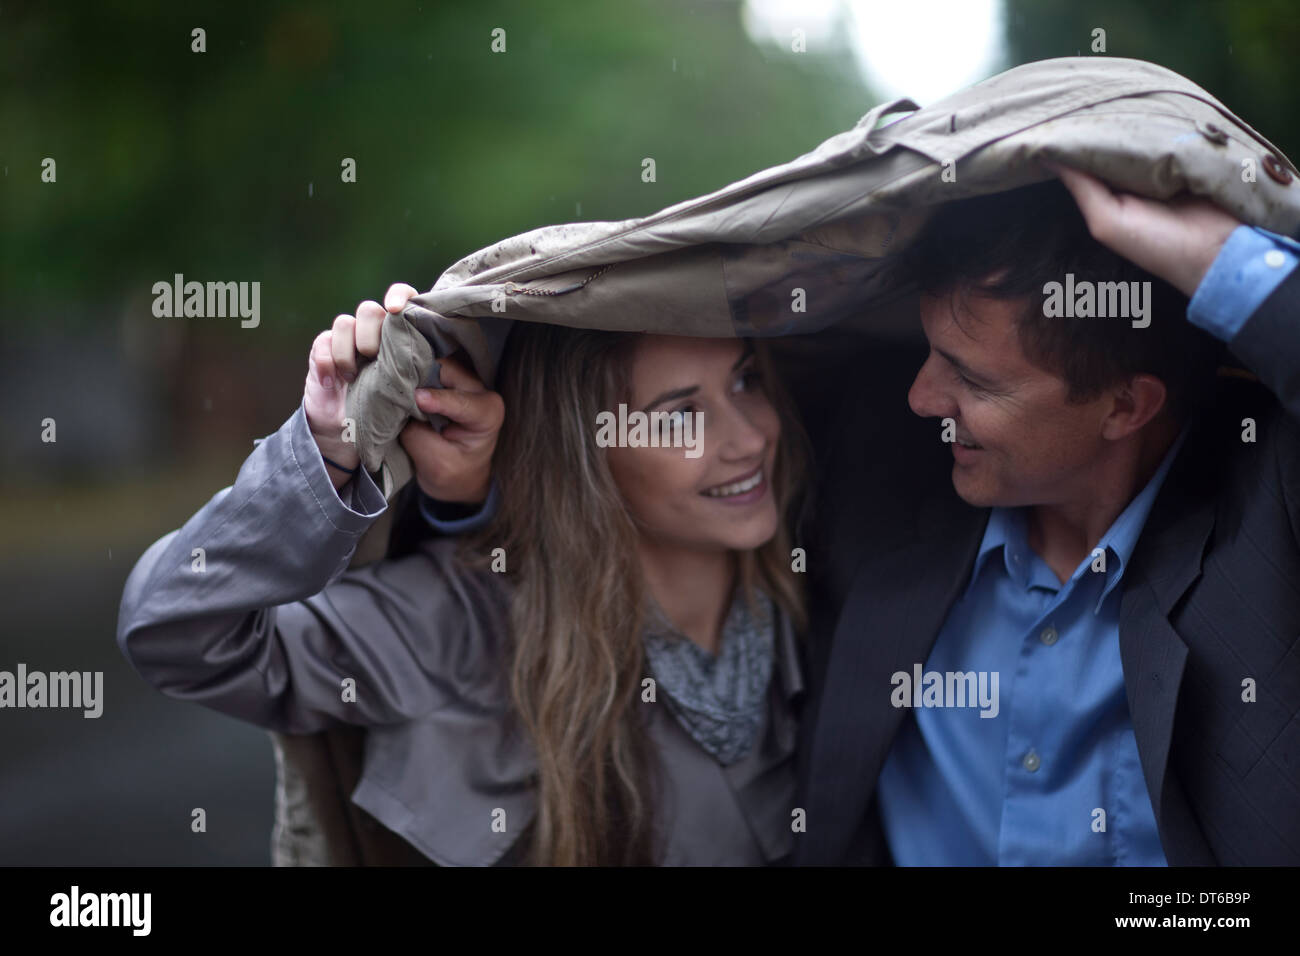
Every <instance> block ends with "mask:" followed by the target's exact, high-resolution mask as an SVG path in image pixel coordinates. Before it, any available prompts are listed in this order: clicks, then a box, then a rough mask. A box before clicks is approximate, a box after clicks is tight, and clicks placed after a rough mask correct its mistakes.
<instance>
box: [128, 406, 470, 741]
mask: <svg viewBox="0 0 1300 956" xmlns="http://www.w3.org/2000/svg"><path fill="white" fill-rule="evenodd" d="M386 508H387V502H386V501H385V499H384V496H383V494H382V493H381V492H380V490H379V489H378V488H377V487H376V486H375V484H374V482H373V481H372V480H371V479H370V477H369V475H367V474H366V473H365V471H364V469H362V470H360V471H358V473H357V475H356V477H355V478H354V479H353V480H352V481H350V482H348V484H347V485H345V486H344V487H343V489H342V497H340V493H339V492H336V491H335V489H334V486H333V484H332V483H331V481H330V479H329V475H328V473H327V472H326V471H325V465H324V462H323V461H322V460H321V457H320V452H319V450H318V449H317V447H316V444H315V441H314V440H313V439H312V437H311V433H310V431H309V429H308V426H307V419H306V413H305V411H304V409H303V407H302V406H301V405H300V406H299V407H298V410H297V411H296V412H295V413H294V414H293V416H291V417H290V418H289V420H288V421H286V422H285V423H284V425H282V426H281V427H280V429H279V430H278V431H276V432H275V433H274V434H272V435H270V436H268V437H267V438H265V439H263V440H262V441H261V442H260V444H258V445H257V446H256V447H255V448H254V450H253V452H252V454H250V455H249V457H248V458H247V460H245V462H244V464H243V465H242V467H241V468H240V471H239V474H238V477H237V478H236V480H235V483H234V484H233V485H232V486H230V487H228V488H224V489H222V490H221V491H219V492H217V493H216V494H215V495H214V496H213V497H212V499H211V500H209V501H208V503H207V504H205V505H204V506H203V507H202V508H201V509H199V511H198V512H197V513H196V514H195V515H194V516H193V517H191V518H190V519H189V520H188V521H187V522H186V523H185V524H184V525H183V526H182V527H181V528H179V529H177V530H175V531H172V532H170V533H169V534H167V535H164V536H163V537H162V538H160V539H159V540H158V541H156V542H154V543H153V544H152V545H150V547H149V548H148V549H147V550H146V551H145V552H144V554H143V555H142V556H141V557H140V559H139V561H138V562H137V563H136V565H135V567H134V568H133V569H132V571H131V573H130V575H129V576H128V577H127V581H126V586H125V589H124V592H123V597H122V604H121V609H120V613H119V617H118V625H117V642H118V646H119V647H120V649H121V650H122V653H123V654H124V655H125V656H126V657H127V659H128V660H129V661H130V662H131V664H132V666H133V667H134V668H135V669H136V671H137V672H138V673H139V674H140V676H141V677H143V678H144V680H145V681H146V682H148V683H149V684H151V685H152V686H154V687H156V688H157V689H159V690H161V691H162V692H163V693H165V694H167V695H168V696H171V697H175V698H178V699H181V700H189V701H194V702H196V703H200V704H203V705H204V706H207V707H210V708H212V709H214V710H217V711H220V712H222V713H225V714H229V715H230V716H232V717H236V718H239V719H241V720H245V721H248V722H250V723H253V724H256V725H258V726H261V727H265V728H267V729H269V730H276V731H280V732H282V733H290V734H306V733H313V732H316V731H319V730H323V729H325V728H327V727H330V726H334V725H337V724H339V723H347V724H354V725H363V726H375V725H382V724H391V723H400V722H403V721H407V720H410V719H413V718H416V717H418V716H420V715H423V714H427V713H429V712H430V711H432V710H433V709H435V708H437V707H439V706H442V705H443V704H445V703H446V702H447V700H449V699H451V698H454V697H462V696H463V695H464V693H465V691H466V688H467V687H470V686H471V685H472V684H473V683H474V682H475V680H476V679H478V678H480V677H481V674H480V672H481V671H482V669H483V665H484V663H485V661H484V659H483V658H484V655H485V654H486V653H487V651H488V648H487V646H486V643H487V642H485V641H484V640H482V638H483V636H484V635H483V629H484V621H483V619H482V618H483V613H484V611H485V609H486V608H487V604H486V603H485V602H486V601H487V600H488V599H489V597H490V595H489V594H487V593H486V591H487V590H490V589H486V588H485V587H484V586H483V585H481V584H480V585H478V586H476V585H475V580H474V579H473V578H472V577H470V576H467V575H460V576H457V574H456V563H455V561H454V560H453V558H452V556H451V553H450V551H449V550H448V548H449V547H450V546H451V545H453V544H454V542H449V541H442V542H436V543H430V544H428V545H426V546H424V547H422V548H421V549H420V550H419V551H417V552H416V553H414V554H411V555H408V556H405V557H403V558H400V559H396V560H382V561H378V562H375V563H372V564H369V565H366V566H364V567H361V568H358V569H353V570H347V565H348V562H349V560H350V558H351V556H352V554H353V552H354V551H355V549H356V545H357V542H358V541H359V539H360V537H361V535H362V534H363V533H364V532H365V530H366V529H367V528H369V527H370V525H372V524H373V523H374V522H375V521H376V520H377V519H378V518H379V517H380V516H381V515H382V514H383V513H384V511H385V510H386Z"/></svg>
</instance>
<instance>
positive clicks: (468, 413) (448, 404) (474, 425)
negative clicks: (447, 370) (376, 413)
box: [415, 388, 505, 440]
mask: <svg viewBox="0 0 1300 956" xmlns="http://www.w3.org/2000/svg"><path fill="white" fill-rule="evenodd" d="M415 401H416V404H417V405H418V406H419V407H420V409H421V410H422V411H424V412H437V413H438V414H439V415H445V416H446V417H447V418H449V419H451V421H452V423H453V424H454V425H455V426H457V427H458V428H459V429H464V431H463V432H462V431H455V430H453V431H448V428H450V427H451V426H448V428H444V429H443V435H444V436H445V437H447V438H449V439H452V440H456V439H458V438H464V437H467V436H468V435H488V434H495V432H496V431H497V430H498V429H500V427H501V422H502V420H503V419H504V418H505V403H504V402H503V401H502V400H501V396H500V395H498V394H497V393H496V392H488V391H482V392H469V391H465V390H463V389H459V388H421V389H416V392H415Z"/></svg>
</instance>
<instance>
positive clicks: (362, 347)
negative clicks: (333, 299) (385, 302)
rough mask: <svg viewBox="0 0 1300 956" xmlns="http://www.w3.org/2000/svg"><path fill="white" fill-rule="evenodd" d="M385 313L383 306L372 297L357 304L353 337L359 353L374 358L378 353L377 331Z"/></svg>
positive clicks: (378, 331) (381, 326)
mask: <svg viewBox="0 0 1300 956" xmlns="http://www.w3.org/2000/svg"><path fill="white" fill-rule="evenodd" d="M387 315H388V313H387V312H385V311H384V307H383V306H382V305H380V304H379V303H378V302H376V301H374V300H373V299H367V300H366V301H365V302H362V303H361V304H360V305H358V306H357V323H356V330H355V333H354V338H355V341H356V347H357V353H358V354H359V355H364V356H366V357H367V358H374V357H375V356H376V355H378V354H379V333H380V329H381V328H383V325H384V318H385V317H386V316H387Z"/></svg>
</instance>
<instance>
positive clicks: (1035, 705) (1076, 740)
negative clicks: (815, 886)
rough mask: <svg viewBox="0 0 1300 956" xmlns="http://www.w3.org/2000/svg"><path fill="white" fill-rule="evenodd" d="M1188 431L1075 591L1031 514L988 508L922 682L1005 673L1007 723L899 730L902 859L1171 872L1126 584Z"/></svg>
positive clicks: (942, 719)
mask: <svg viewBox="0 0 1300 956" xmlns="http://www.w3.org/2000/svg"><path fill="white" fill-rule="evenodd" d="M1186 434H1187V430H1186V429H1184V430H1183V432H1182V434H1180V435H1179V436H1178V439H1177V440H1176V441H1175V442H1174V444H1173V445H1172V446H1171V447H1170V448H1169V450H1168V451H1167V452H1166V453H1165V456H1164V459H1163V460H1162V461H1161V463H1160V466H1159V468H1158V469H1157V471H1156V472H1155V474H1154V475H1153V476H1152V478H1151V479H1150V481H1148V482H1147V485H1146V487H1144V488H1143V489H1142V491H1141V492H1139V493H1138V495H1137V497H1135V498H1134V499H1133V500H1132V501H1131V502H1129V504H1128V507H1126V508H1125V509H1124V510H1123V512H1121V513H1120V515H1119V517H1118V518H1116V519H1115V521H1114V523H1113V524H1112V525H1111V527H1110V529H1109V530H1108V531H1107V532H1106V533H1105V534H1104V535H1103V536H1102V538H1101V540H1100V541H1099V542H1098V544H1097V549H1098V550H1094V551H1093V552H1092V554H1091V555H1089V557H1087V558H1086V559H1085V560H1084V561H1083V562H1082V563H1081V564H1080V565H1079V567H1078V568H1076V569H1075V571H1074V574H1073V575H1072V576H1071V577H1070V579H1069V580H1068V581H1066V582H1065V583H1064V584H1062V583H1061V582H1060V581H1058V580H1057V577H1056V575H1055V574H1054V573H1053V572H1052V571H1051V569H1050V568H1048V566H1047V564H1046V562H1044V561H1043V559H1042V558H1041V557H1039V556H1038V555H1037V554H1036V553H1035V552H1034V551H1033V550H1032V549H1031V548H1030V547H1029V542H1028V534H1027V533H1028V509H1026V508H994V509H993V510H992V512H991V514H990V516H989V523H988V526H987V527H986V528H985V531H984V538H983V540H982V541H981V543H980V548H979V553H978V555H977V556H976V559H975V567H974V569H973V571H972V574H971V579H970V582H969V584H968V585H967V588H966V592H965V594H964V595H963V596H962V597H961V598H960V599H959V600H958V602H957V603H956V604H955V605H954V606H953V609H952V611H951V612H950V613H949V615H948V618H947V620H946V621H945V622H944V625H943V627H942V628H941V629H940V632H939V636H938V638H937V639H936V640H935V643H934V647H933V648H932V650H931V652H930V657H929V659H928V660H927V661H926V662H925V667H924V670H925V671H926V672H930V671H937V672H939V673H941V674H946V673H949V672H952V673H959V672H960V673H965V672H969V671H974V672H976V673H977V674H979V673H981V672H983V673H985V674H989V675H992V674H997V675H998V681H997V687H998V689H999V700H998V701H997V706H996V710H995V713H996V716H993V717H991V718H986V717H982V716H981V713H980V709H979V708H978V707H972V706H967V707H953V706H945V707H924V706H923V707H919V708H917V709H916V710H915V712H914V713H915V717H916V719H915V720H914V721H913V720H906V721H905V722H904V724H903V727H902V729H901V730H900V731H899V734H898V737H897V738H895V741H894V744H893V747H892V748H891V750H890V752H889V756H888V758H887V759H886V761H885V765H884V767H883V769H882V770H881V775H880V782H879V788H880V790H879V792H880V807H881V815H882V819H883V821H884V825H885V833H886V835H887V838H888V840H889V846H890V850H891V851H892V853H893V856H894V860H895V862H896V863H898V864H899V865H903V866H944V865H993V864H998V865H1011V866H1017V865H1040V864H1074V865H1112V864H1137V865H1145V866H1154V865H1163V864H1164V862H1165V858H1164V854H1163V852H1162V851H1161V849H1160V838H1159V836H1158V834H1157V832H1156V821H1155V815H1154V814H1153V812H1152V810H1151V801H1150V799H1149V798H1148V796H1147V789H1146V783H1145V781H1144V780H1143V777H1142V765H1141V763H1140V762H1139V760H1138V751H1137V738H1136V737H1135V736H1134V734H1133V725H1132V723H1131V721H1130V719H1129V713H1128V701H1127V698H1126V697H1125V692H1124V668H1123V665H1122V664H1121V662H1120V654H1119V606H1120V598H1121V595H1122V593H1123V592H1122V590H1121V589H1120V587H1119V585H1120V582H1121V581H1122V580H1123V578H1124V570H1125V568H1126V567H1127V565H1128V563H1129V561H1130V560H1131V558H1132V554H1133V549H1134V548H1135V547H1136V546H1137V540H1138V535H1139V534H1140V533H1141V531H1142V527H1143V525H1144V524H1145V523H1146V519H1147V515H1148V514H1149V513H1150V511H1151V505H1152V503H1153V502H1154V501H1155V497H1156V494H1157V493H1158V492H1159V490H1160V487H1161V485H1162V484H1163V483H1164V479H1165V475H1166V474H1168V472H1169V468H1170V466H1171V464H1172V463H1173V460H1174V456H1175V455H1177V453H1178V449H1179V448H1180V447H1181V446H1182V443H1183V441H1184V439H1185V438H1186ZM988 686H992V681H991V678H990V679H989V683H988ZM986 710H987V708H986Z"/></svg>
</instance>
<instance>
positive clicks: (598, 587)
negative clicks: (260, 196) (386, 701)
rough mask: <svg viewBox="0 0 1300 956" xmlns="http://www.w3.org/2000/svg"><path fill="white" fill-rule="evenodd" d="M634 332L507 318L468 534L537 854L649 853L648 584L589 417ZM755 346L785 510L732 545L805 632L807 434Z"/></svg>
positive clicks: (600, 404)
mask: <svg viewBox="0 0 1300 956" xmlns="http://www.w3.org/2000/svg"><path fill="white" fill-rule="evenodd" d="M640 337H641V336H640V335H639V334H637V333H631V332H605V331H596V330H586V329H570V328H566V327H563V326H553V325H542V324H534V323H527V322H520V323H518V324H517V325H516V327H515V328H514V329H513V330H512V332H511V335H510V340H509V343H508V345H507V349H506V353H505V355H504V356H503V358H502V363H501V368H500V372H499V375H498V381H497V390H498V391H499V392H500V393H501V396H502V397H503V398H504V399H505V405H506V415H505V422H504V424H503V426H502V429H501V434H500V436H499V439H498V444H497V450H496V454H495V457H494V460H493V473H494V475H495V476H496V478H497V481H498V483H499V486H500V491H501V508H500V510H499V512H498V514H497V516H496V519H495V520H494V521H493V522H492V524H491V525H490V526H489V527H488V528H487V529H485V530H484V531H483V532H481V533H480V534H478V535H476V536H474V537H472V538H471V539H468V540H467V541H466V542H465V551H466V554H467V558H468V559H469V560H471V561H473V562H475V563H477V564H480V565H482V564H485V563H486V562H487V561H489V560H490V558H489V557H487V556H488V555H490V553H491V552H492V549H494V548H498V547H499V548H504V549H505V555H506V574H507V577H508V579H509V580H510V582H511V585H512V598H511V610H510V628H511V634H510V638H511V646H512V659H511V662H510V693H511V698H512V704H513V707H514V710H515V711H516V712H517V714H518V716H519V718H520V719H521V721H522V725H523V728H524V730H525V731H526V732H527V734H528V736H529V738H530V741H531V743H532V745H533V747H534V749H535V751H536V755H537V780H536V785H537V788H538V811H537V815H536V818H535V820H534V822H533V825H532V827H531V848H530V853H529V857H530V859H531V861H532V862H533V863H537V864H545V865H621V864H633V865H641V864H653V863H655V862H657V858H658V854H659V849H658V848H657V846H656V845H655V832H656V831H655V826H654V823H655V821H654V808H655V803H656V791H655V782H656V781H657V779H658V774H657V762H656V760H655V754H654V753H653V748H652V745H651V743H650V740H649V738H648V736H647V734H646V730H645V726H644V724H643V721H642V716H641V711H640V709H639V708H640V707H641V704H640V692H641V681H642V678H643V677H644V676H645V659H644V650H643V644H642V626H643V622H644V613H645V608H646V601H647V592H646V586H645V583H644V579H643V575H642V570H641V565H640V561H639V558H638V550H637V534H638V532H637V529H636V526H635V523H634V520H633V517H632V515H631V514H630V513H629V511H628V510H627V508H626V506H625V505H624V502H623V499H622V497H621V495H620V494H619V491H618V488H617V487H616V485H615V483H614V480H613V477H612V475H611V473H610V470H609V467H608V465H607V463H606V458H605V454H604V449H602V448H600V447H599V446H598V445H597V444H596V440H595V435H596V415H597V413H598V412H600V411H603V410H612V409H614V408H616V407H617V405H618V403H619V402H627V401H628V399H629V396H628V394H627V392H628V384H627V383H628V382H629V381H630V370H631V364H632V358H633V355H634V351H635V348H636V344H637V341H638V339H639V338H640ZM755 346H756V351H757V352H758V356H757V360H758V362H759V363H760V374H761V375H762V376H763V379H764V387H765V388H766V389H767V390H768V395H769V397H770V399H771V401H772V402H773V404H774V406H775V407H776V408H777V409H778V412H779V414H780V416H781V423H782V437H781V441H780V442H779V444H778V447H777V456H776V466H775V472H776V474H775V475H774V476H773V491H774V493H775V494H776V496H777V504H778V509H779V514H780V515H781V521H780V527H779V530H778V532H777V534H776V535H775V537H774V538H773V539H772V540H771V541H769V542H768V543H767V544H765V545H763V546H762V547H761V548H759V549H757V550H756V551H753V552H745V553H742V554H740V555H739V556H738V557H739V563H738V567H739V572H740V578H741V582H742V584H743V585H744V588H745V592H744V593H745V594H746V595H747V596H752V593H753V592H752V588H753V586H754V585H755V584H756V583H757V584H759V585H760V586H761V587H762V588H763V589H764V590H765V591H766V592H767V593H768V594H769V595H770V596H771V598H772V599H773V600H774V601H775V602H776V604H777V606H778V607H779V608H780V609H781V611H783V612H784V613H785V614H786V615H788V616H789V619H790V620H791V622H792V623H793V624H794V625H795V628H796V630H797V631H799V632H802V630H803V628H804V625H805V611H804V604H803V597H802V591H801V588H800V586H799V577H798V575H797V574H795V573H794V572H793V571H792V570H791V538H790V533H789V525H790V522H791V521H792V520H793V516H794V505H795V498H796V496H797V494H798V492H799V488H800V485H801V483H802V477H803V469H804V468H805V463H806V461H807V452H806V445H805V442H806V439H805V438H804V437H803V432H802V429H800V427H799V426H798V424H797V422H796V421H795V420H794V417H793V410H792V405H791V403H790V402H789V400H788V399H787V398H786V396H785V395H784V393H783V392H782V391H781V389H780V386H779V383H778V382H777V380H776V378H775V374H774V370H773V369H772V367H771V360H770V356H769V354H768V352H767V350H766V349H765V348H764V347H763V344H762V343H761V341H756V342H755ZM471 556H472V557H471Z"/></svg>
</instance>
